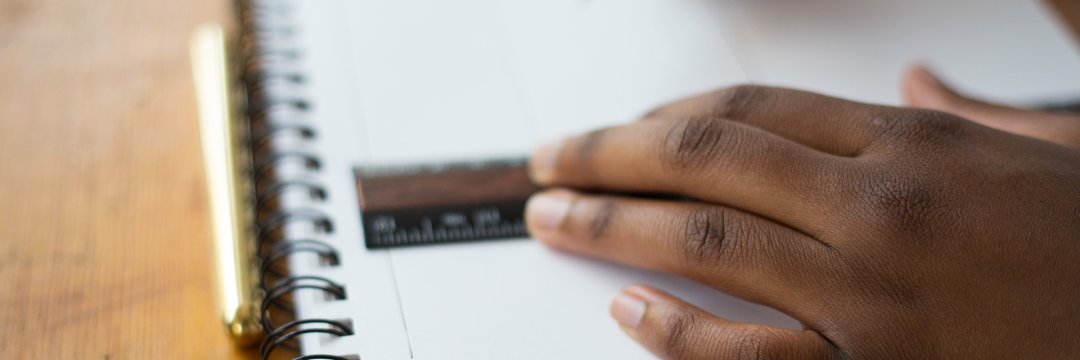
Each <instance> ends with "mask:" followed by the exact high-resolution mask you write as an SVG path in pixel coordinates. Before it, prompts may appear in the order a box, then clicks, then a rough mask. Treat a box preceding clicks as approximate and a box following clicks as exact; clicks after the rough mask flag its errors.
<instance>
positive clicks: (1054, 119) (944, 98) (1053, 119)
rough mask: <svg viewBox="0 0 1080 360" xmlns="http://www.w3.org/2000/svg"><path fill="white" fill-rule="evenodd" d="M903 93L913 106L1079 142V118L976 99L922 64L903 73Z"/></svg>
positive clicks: (1052, 139) (1041, 136) (1005, 128)
mask: <svg viewBox="0 0 1080 360" xmlns="http://www.w3.org/2000/svg"><path fill="white" fill-rule="evenodd" d="M904 96H905V98H906V101H907V103H908V105H910V106H914V107H921V108H926V109H932V110H938V111H944V112H948V113H952V114H955V115H959V116H960V117H964V118H967V119H968V120H972V121H975V122H977V123H980V124H983V125H986V126H989V127H992V128H997V129H999V130H1003V131H1007V132H1011V133H1014V134H1018V135H1024V136H1029V137H1033V138H1037V139H1042V140H1046V141H1050V142H1055V143H1058V144H1062V145H1066V146H1071V147H1078V146H1080V118H1078V117H1075V116H1068V115H1061V114H1052V113H1046V112H1040V111H1032V110H1023V109H1017V108H1012V107H1008V106H1002V105H996V104H990V103H986V102H982V101H978V100H974V99H971V98H968V97H965V96H963V95H961V94H959V93H957V92H956V91H955V90H953V89H951V88H949V86H947V85H945V83H943V82H942V81H941V80H940V79H938V78H937V77H936V76H934V74H933V73H931V72H930V71H929V70H928V69H926V68H925V67H923V66H916V67H913V68H911V69H910V70H908V72H907V73H906V74H905V75H904Z"/></svg>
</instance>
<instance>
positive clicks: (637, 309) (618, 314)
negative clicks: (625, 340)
mask: <svg viewBox="0 0 1080 360" xmlns="http://www.w3.org/2000/svg"><path fill="white" fill-rule="evenodd" d="M645 307H646V305H645V300H644V299H642V298H640V297H638V296H637V295H634V294H630V293H627V292H626V291H621V292H619V294H618V295H615V300H613V301H612V302H611V316H612V317H614V318H615V321H618V322H619V325H621V326H622V327H623V328H624V330H626V329H631V330H633V329H637V326H638V324H640V323H641V319H642V318H644V317H645ZM628 332H629V331H628ZM631 335H633V334H631Z"/></svg>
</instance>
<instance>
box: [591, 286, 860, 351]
mask: <svg viewBox="0 0 1080 360" xmlns="http://www.w3.org/2000/svg"><path fill="white" fill-rule="evenodd" d="M611 315H612V317H614V318H615V319H616V321H617V322H618V323H619V326H621V327H622V328H623V330H624V331H626V333H627V334H628V335H630V337H632V338H634V340H637V341H638V342H639V343H641V344H642V345H643V346H645V348H647V349H649V351H651V352H653V353H654V354H656V355H657V356H659V357H661V358H664V359H691V360H692V359H832V358H838V357H839V356H838V352H837V351H836V350H835V349H834V347H833V346H832V345H830V343H829V342H828V341H827V340H825V338H823V337H822V336H821V335H819V334H817V333H815V332H813V331H809V330H804V331H798V330H791V329H783V328H777V327H772V326H767V325H759V324H744V323H735V322H730V321H726V320H723V319H720V318H718V317H716V316H713V315H712V314H709V313H707V312H705V311H704V310H701V309H700V308H697V307H695V306H693V305H690V304H687V303H686V302H684V301H682V300H679V299H677V298H675V297H672V296H671V295H668V294H665V293H663V292H661V291H659V290H657V289H654V288H650V287H645V286H631V287H628V288H626V289H623V291H621V292H620V293H619V294H618V295H616V297H615V300H614V301H612V304H611Z"/></svg>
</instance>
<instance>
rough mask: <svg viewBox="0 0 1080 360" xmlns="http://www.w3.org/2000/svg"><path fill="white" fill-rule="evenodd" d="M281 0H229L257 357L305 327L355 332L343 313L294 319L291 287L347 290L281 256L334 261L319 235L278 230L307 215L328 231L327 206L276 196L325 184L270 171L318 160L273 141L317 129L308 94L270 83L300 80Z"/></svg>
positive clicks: (307, 136) (315, 191)
mask: <svg viewBox="0 0 1080 360" xmlns="http://www.w3.org/2000/svg"><path fill="white" fill-rule="evenodd" d="M287 5H288V4H286V3H285V2H284V1H281V0H237V2H236V9H237V14H238V15H239V21H240V28H241V30H240V34H239V35H240V36H239V39H238V40H239V41H238V47H237V48H238V52H239V54H240V61H241V67H242V71H241V79H240V80H241V83H242V84H243V86H244V90H245V92H246V93H245V94H244V95H245V96H244V99H245V100H246V103H245V104H244V106H243V107H244V109H245V111H246V115H247V117H248V119H249V121H250V123H249V125H250V129H249V130H250V131H249V134H250V135H249V139H248V143H249V145H250V147H251V156H252V162H251V164H252V166H251V179H252V181H253V182H254V194H252V198H253V201H254V203H255V209H256V223H257V225H258V226H257V228H258V235H257V245H256V249H258V259H257V261H258V262H259V269H260V273H259V274H260V275H259V285H260V288H261V291H262V292H263V295H264V296H263V302H262V314H261V322H262V326H263V329H264V330H265V332H266V334H267V335H266V338H265V339H264V340H263V343H262V345H261V347H260V356H261V357H262V358H263V359H269V358H270V356H271V355H272V354H274V353H275V351H276V350H278V349H281V348H285V349H289V350H291V351H294V352H298V351H299V345H298V338H299V337H300V336H301V335H304V334H329V335H332V336H336V337H341V336H350V335H353V334H354V332H353V328H352V324H351V322H350V321H341V320H333V319H296V318H295V310H296V309H295V306H294V304H293V300H292V297H293V294H295V293H296V292H298V291H316V292H319V293H321V294H323V295H324V296H326V297H327V298H330V299H335V300H342V299H345V297H346V294H345V288H344V287H343V286H342V285H341V284H338V283H336V282H334V281H332V280H330V279H327V278H324V277H320V276H312V275H299V274H290V273H289V271H288V269H287V268H286V266H285V265H283V264H282V263H283V262H285V261H287V259H288V258H289V257H290V255H292V254H296V253H311V254H315V255H316V256H318V258H319V259H320V261H322V262H323V263H324V264H327V265H329V266H337V265H338V264H339V261H340V260H339V259H340V257H339V255H338V252H337V250H336V249H335V248H334V247H333V246H331V245H330V244H327V243H326V242H323V241H320V240H317V239H313V238H303V239H289V238H288V237H287V236H285V228H286V227H287V226H289V225H290V224H293V223H307V224H310V225H312V226H314V227H315V228H316V229H321V230H322V231H323V232H332V231H333V221H332V219H331V218H330V217H329V216H328V215H327V214H326V213H324V212H322V211H320V210H317V209H314V208H286V207H283V206H282V204H281V201H280V198H281V197H282V195H283V194H284V193H286V192H287V191H291V190H296V189H299V190H305V191H307V192H308V193H309V194H310V197H311V199H312V200H313V201H315V202H321V201H325V200H326V190H325V188H324V186H323V185H322V184H321V183H319V182H318V180H317V177H316V176H290V177H289V178H282V177H280V176H279V174H277V171H276V170H277V168H278V167H279V165H280V164H282V163H284V162H288V161H298V162H299V163H300V164H302V166H303V169H304V172H305V173H306V174H308V175H315V174H316V173H318V172H319V171H320V170H321V167H322V164H321V161H320V159H319V157H318V156H317V154H314V153H312V152H310V151H308V150H305V149H302V147H297V148H289V149H279V148H278V146H276V145H277V142H278V141H277V140H278V138H279V137H285V136H289V137H291V138H292V139H293V140H294V141H298V142H301V143H311V142H313V141H315V140H316V137H317V133H316V131H315V129H314V127H312V126H311V124H310V123H308V122H307V121H305V120H306V119H304V118H303V116H301V115H304V114H305V113H306V111H307V110H308V109H309V107H310V104H309V102H308V100H307V99H305V98H304V97H303V96H300V95H296V94H295V93H297V92H292V93H290V94H287V95H281V94H278V93H275V91H273V90H274V89H275V88H276V89H299V88H301V87H302V86H303V84H304V82H305V80H306V79H305V74H303V73H301V72H300V71H299V70H297V66H296V65H297V64H298V62H299V61H300V55H301V51H300V49H298V48H296V47H293V46H289V45H288V44H289V43H288V41H282V40H285V39H288V38H289V37H291V36H292V35H293V34H294V28H293V27H292V26H291V24H289V22H288V20H287V17H288V8H287ZM271 20H273V21H271ZM286 92H288V91H286ZM281 319H284V320H281ZM294 359H296V360H306V359H332V360H355V359H357V357H355V356H338V355H326V354H312V355H303V356H299V357H296V358H294Z"/></svg>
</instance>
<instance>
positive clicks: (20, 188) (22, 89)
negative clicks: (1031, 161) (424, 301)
mask: <svg viewBox="0 0 1080 360" xmlns="http://www.w3.org/2000/svg"><path fill="white" fill-rule="evenodd" d="M1055 1H1059V2H1060V3H1061V4H1062V5H1063V6H1065V7H1068V8H1069V11H1070V13H1069V14H1068V15H1067V16H1065V17H1066V18H1069V19H1073V20H1078V19H1080V6H1077V5H1076V3H1075V1H1072V2H1070V1H1069V0H1055ZM228 6H229V2H228V1H222V0H184V1H173V0H96V1H95V0H0V359H239V358H246V357H248V356H251V355H252V353H245V352H241V351H237V350H236V349H234V348H233V347H232V346H231V344H230V343H229V342H228V339H227V338H226V337H225V333H224V330H223V329H222V327H221V324H220V322H219V319H218V315H217V311H216V309H215V304H214V301H215V298H216V297H215V293H214V291H215V289H214V286H215V285H214V278H213V272H212V268H211V266H212V260H211V259H212V257H211V255H212V252H211V248H210V241H209V234H210V233H209V229H208V226H209V218H208V214H207V204H206V200H205V197H206V193H205V186H204V183H203V171H202V165H201V154H200V150H199V139H198V127H197V119H196V108H195V106H196V105H195V96H194V88H193V85H192V80H191V74H190V63H189V60H188V59H189V58H188V45H187V44H188V36H189V35H190V33H191V31H192V30H193V29H194V27H195V26H196V25H197V24H198V23H201V22H205V21H224V22H229V14H230V13H229V7H228Z"/></svg>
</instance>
